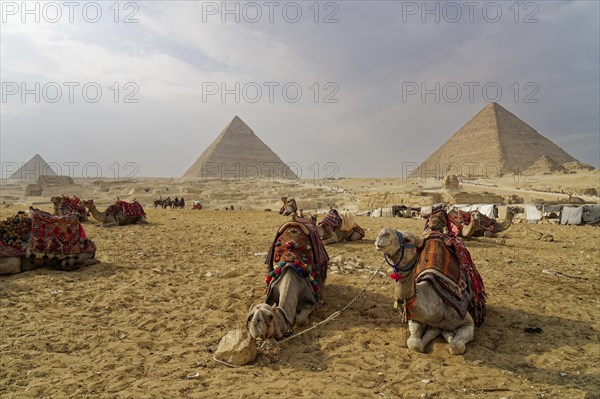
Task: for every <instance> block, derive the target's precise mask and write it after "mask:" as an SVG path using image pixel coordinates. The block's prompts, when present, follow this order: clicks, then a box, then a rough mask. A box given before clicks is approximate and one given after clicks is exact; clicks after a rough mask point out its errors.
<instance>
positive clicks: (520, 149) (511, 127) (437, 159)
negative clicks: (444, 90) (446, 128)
mask: <svg viewBox="0 0 600 399" xmlns="http://www.w3.org/2000/svg"><path fill="white" fill-rule="evenodd" d="M542 156H547V157H549V158H550V159H552V160H553V161H554V162H556V163H558V164H559V165H562V164H564V163H566V162H572V161H576V159H575V158H573V157H572V156H571V155H569V154H567V153H566V152H565V151H564V150H563V149H562V148H560V147H559V146H557V145H556V144H554V143H553V142H552V141H550V140H548V139H547V138H546V137H544V136H542V135H541V134H539V133H538V132H537V131H536V130H535V129H534V128H532V127H531V126H529V125H528V124H526V123H525V122H523V121H522V120H520V119H519V118H518V117H516V116H515V115H513V114H512V113H510V112H509V111H507V110H506V109H505V108H504V107H502V106H501V105H499V104H497V103H490V104H488V105H486V106H485V107H484V108H483V109H482V110H481V111H479V113H478V114H477V115H475V116H474V117H473V118H472V119H471V120H470V121H469V122H467V123H466V124H465V125H464V126H463V127H461V128H460V129H459V130H458V131H457V132H456V133H455V134H454V135H453V136H452V137H450V138H449V139H448V141H446V142H445V143H444V144H443V145H442V146H441V147H440V148H438V149H437V150H436V151H435V152H434V153H433V154H431V156H429V158H427V159H426V160H425V162H423V163H422V164H421V165H420V166H419V167H418V168H417V169H416V170H415V171H414V172H413V173H412V174H411V176H412V177H432V176H445V175H448V174H456V175H472V176H487V177H496V176H498V175H501V174H506V173H513V174H521V173H522V172H523V171H525V170H526V169H527V168H529V167H530V166H531V165H533V164H534V163H535V162H536V161H537V160H538V159H540V157H542Z"/></svg>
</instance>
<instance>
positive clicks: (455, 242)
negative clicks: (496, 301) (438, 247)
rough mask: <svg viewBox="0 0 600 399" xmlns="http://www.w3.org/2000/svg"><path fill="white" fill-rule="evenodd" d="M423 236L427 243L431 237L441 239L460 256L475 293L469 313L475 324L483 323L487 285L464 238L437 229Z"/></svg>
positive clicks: (470, 286) (468, 281)
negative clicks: (463, 240)
mask: <svg viewBox="0 0 600 399" xmlns="http://www.w3.org/2000/svg"><path fill="white" fill-rule="evenodd" d="M422 237H423V238H424V239H425V243H427V241H428V240H430V239H439V240H441V241H442V242H443V243H444V245H445V246H446V247H447V248H448V249H449V250H450V251H452V252H453V253H454V255H455V256H456V257H457V258H458V262H459V264H460V267H461V271H462V272H463V273H464V274H465V277H466V280H465V282H466V283H467V285H468V287H469V288H470V290H471V292H472V294H473V297H472V299H471V301H470V303H469V313H470V314H471V316H473V320H474V321H475V325H476V326H479V325H481V324H482V323H483V322H484V320H485V302H486V299H487V294H486V292H485V285H484V284H483V280H482V279H481V275H480V274H479V272H478V271H477V268H476V267H475V264H474V263H473V260H472V259H471V254H470V253H469V251H468V250H467V248H466V247H465V245H464V244H463V242H462V240H461V239H460V238H457V237H451V236H448V235H446V234H442V233H439V232H436V231H431V232H427V233H423V235H422Z"/></svg>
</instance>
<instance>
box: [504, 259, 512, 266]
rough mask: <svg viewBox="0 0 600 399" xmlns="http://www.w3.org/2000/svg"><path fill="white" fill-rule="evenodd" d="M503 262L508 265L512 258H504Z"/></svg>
mask: <svg viewBox="0 0 600 399" xmlns="http://www.w3.org/2000/svg"><path fill="white" fill-rule="evenodd" d="M504 263H506V264H508V265H510V264H511V263H513V260H512V259H510V258H505V259H504Z"/></svg>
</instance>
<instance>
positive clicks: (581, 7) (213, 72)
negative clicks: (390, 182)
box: [0, 1, 600, 178]
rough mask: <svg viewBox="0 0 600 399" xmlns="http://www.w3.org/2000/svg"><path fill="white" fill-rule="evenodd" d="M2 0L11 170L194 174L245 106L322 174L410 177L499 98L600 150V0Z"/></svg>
mask: <svg viewBox="0 0 600 399" xmlns="http://www.w3.org/2000/svg"><path fill="white" fill-rule="evenodd" d="M0 3H1V7H2V23H1V32H0V33H1V35H0V41H1V58H0V59H1V61H0V74H1V76H0V77H1V81H2V99H1V103H0V106H1V112H0V117H1V122H0V128H1V131H0V133H1V138H0V144H1V149H0V156H1V161H2V172H3V175H4V174H5V173H6V171H7V170H9V169H10V168H12V167H13V166H14V165H15V164H20V163H22V162H24V161H27V160H28V159H29V158H31V157H32V156H33V155H35V154H36V153H39V154H41V155H42V156H43V157H44V158H45V159H46V161H48V162H52V163H53V164H54V165H58V166H59V167H61V168H62V169H61V172H62V173H63V174H67V172H68V173H69V174H71V175H73V176H74V177H80V176H81V175H82V174H84V173H86V172H85V171H86V170H87V173H88V174H93V173H97V172H96V171H97V170H98V169H100V170H101V171H102V174H103V175H104V176H115V175H117V176H127V175H136V176H160V177H179V176H181V175H182V174H183V173H184V172H185V171H186V170H187V168H188V167H189V166H190V165H191V164H192V163H193V162H194V161H195V160H196V158H197V157H198V156H199V155H200V154H201V153H202V151H203V150H204V149H205V148H206V147H207V146H208V145H209V144H210V143H211V142H212V141H213V140H214V138H215V137H216V136H217V134H218V133H219V132H220V131H221V129H222V128H223V127H224V126H225V125H226V124H227V123H228V122H229V120H230V119H231V118H232V117H233V116H234V115H238V116H240V117H241V118H242V119H243V120H244V121H245V122H246V123H247V124H248V125H249V126H250V127H251V128H252V129H253V130H254V132H255V133H256V134H257V135H258V136H259V137H260V138H261V139H262V140H263V141H264V142H265V143H267V144H268V145H269V146H270V147H271V148H272V149H273V150H274V151H275V152H276V153H277V154H278V155H279V156H280V157H281V158H282V159H283V160H284V161H285V162H295V163H298V164H299V165H301V168H302V170H301V173H302V177H304V178H312V177H314V175H315V174H316V173H318V174H319V176H320V177H323V176H327V175H332V176H337V177H339V176H346V177H354V176H356V177H358V176H364V177H367V176H373V177H375V176H377V177H379V176H389V177H394V176H401V175H402V165H403V163H405V164H407V163H419V162H421V161H423V160H424V159H425V158H426V157H427V156H428V155H430V154H431V153H432V152H433V151H434V150H435V149H437V148H438V147H439V146H440V145H441V144H442V143H443V142H445V141H446V140H447V139H448V138H449V137H450V136H451V135H452V134H454V133H455V132H456V131H457V130H458V129H459V128H460V127H461V126H462V125H463V124H464V123H466V122H467V121H468V120H469V119H470V118H471V117H472V116H473V115H475V114H476V113H477V112H478V111H479V110H480V109H481V108H483V107H484V106H485V105H486V103H487V101H494V100H496V101H498V102H499V103H500V104H501V105H503V106H504V107H505V108H507V109H508V110H509V111H511V112H513V113H514V114H516V115H517V116H518V117H520V118H521V119H522V120H524V121H525V122H527V123H528V124H530V125H531V126H533V127H534V128H535V129H537V130H538V132H540V133H541V134H543V135H544V136H546V137H548V138H549V139H550V140H552V141H553V142H555V143H556V144H558V145H560V146H561V147H562V148H563V149H565V150H566V151H567V152H568V153H570V154H571V155H573V156H574V157H576V158H577V159H579V160H581V161H583V162H587V163H590V164H592V165H594V166H596V167H598V166H599V164H600V160H599V157H600V116H599V109H600V100H599V93H600V83H599V76H600V69H599V68H600V67H599V57H600V55H599V48H600V44H599V37H600V32H599V20H600V11H599V10H600V8H599V4H600V3H599V2H597V1H564V2H562V1H543V2H542V1H540V2H534V1H531V2H527V1H524V2H518V3H517V2H513V1H507V2H484V1H476V2H460V1H459V2H433V1H432V2H427V3H424V2H420V1H419V2H400V1H396V2H393V1H338V2H327V1H323V2H316V1H305V2H279V1H272V2H262V1H258V2H227V3H223V2H221V1H218V2H200V1H198V2H194V1H175V2H168V3H167V2H159V1H132V2H119V3H116V5H115V2H112V1H110V2H100V1H98V2H75V3H74V4H73V5H67V4H65V3H63V2H51V3H47V2H34V1H32V2H28V3H27V4H26V5H25V6H24V5H23V4H24V3H22V2H20V1H18V2H13V1H2V2H0ZM24 7H26V9H25V8H24ZM90 164H93V165H94V167H93V168H92V170H90V169H89V166H88V165H90Z"/></svg>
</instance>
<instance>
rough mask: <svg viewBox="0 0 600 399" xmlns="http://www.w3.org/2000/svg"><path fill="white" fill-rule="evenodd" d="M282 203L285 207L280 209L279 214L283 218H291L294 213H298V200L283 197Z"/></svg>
mask: <svg viewBox="0 0 600 399" xmlns="http://www.w3.org/2000/svg"><path fill="white" fill-rule="evenodd" d="M281 201H282V202H283V206H282V207H281V209H279V214H280V215H283V216H289V215H291V214H292V213H295V212H297V211H298V206H297V205H296V200H295V199H293V198H288V197H281Z"/></svg>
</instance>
